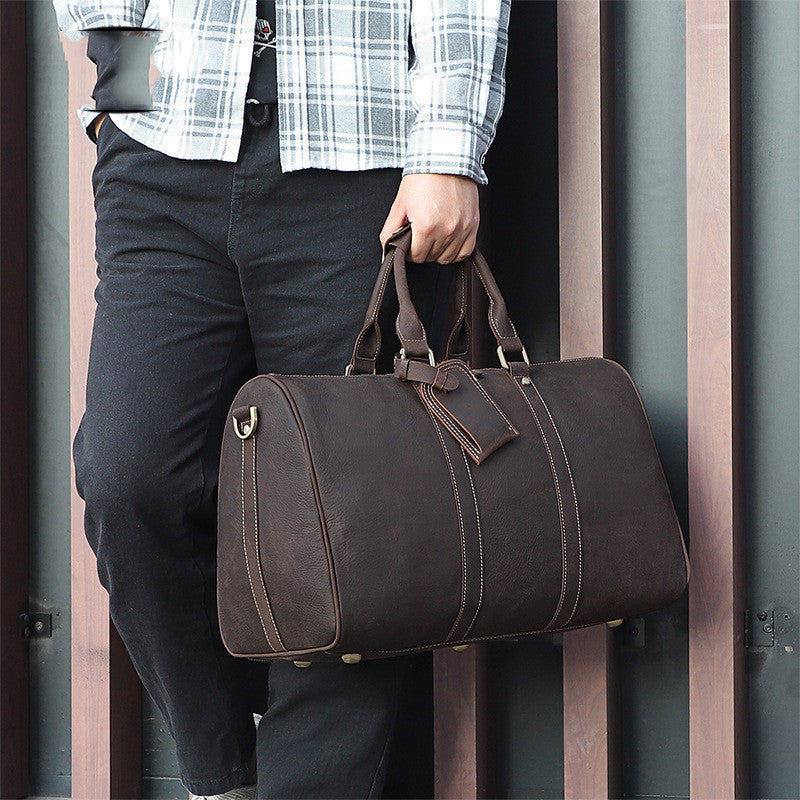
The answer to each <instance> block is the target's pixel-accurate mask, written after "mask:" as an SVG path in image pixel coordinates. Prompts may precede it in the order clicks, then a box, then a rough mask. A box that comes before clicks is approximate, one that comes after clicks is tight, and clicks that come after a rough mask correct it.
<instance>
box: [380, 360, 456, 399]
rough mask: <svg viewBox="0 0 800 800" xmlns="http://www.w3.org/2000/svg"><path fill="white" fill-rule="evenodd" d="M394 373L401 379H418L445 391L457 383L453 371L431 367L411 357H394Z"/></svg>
mask: <svg viewBox="0 0 800 800" xmlns="http://www.w3.org/2000/svg"><path fill="white" fill-rule="evenodd" d="M394 374H395V376H396V377H398V378H400V380H402V381H418V382H419V383H427V384H430V385H431V386H433V388H434V389H442V390H444V391H445V392H449V391H452V390H453V389H455V388H456V387H457V386H458V384H459V382H460V381H459V379H458V376H457V375H455V373H453V372H448V371H447V370H443V369H440V368H439V367H438V366H437V367H432V366H431V365H430V364H428V363H427V362H424V361H417V360H416V359H413V358H398V357H397V356H395V359H394Z"/></svg>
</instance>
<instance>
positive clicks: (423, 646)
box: [363, 620, 605, 655]
mask: <svg viewBox="0 0 800 800" xmlns="http://www.w3.org/2000/svg"><path fill="white" fill-rule="evenodd" d="M604 622H605V620H598V621H597V622H584V623H582V624H580V625H565V626H560V625H559V626H558V627H557V628H552V629H551V630H548V629H547V628H535V629H534V630H532V631H520V632H519V633H500V634H496V635H494V636H477V637H475V638H473V639H458V640H457V644H477V643H479V642H493V641H496V640H500V639H519V638H521V637H522V636H531V635H532V634H534V633H560V632H561V631H574V630H578V628H591V627H592V626H593V625H602V624H603V623H604ZM444 644H445V642H439V643H437V644H421V645H417V646H416V647H406V648H404V649H402V650H364V651H363V652H364V654H367V653H397V654H398V655H399V654H400V653H414V652H419V651H421V650H430V649H431V648H434V647H442V646H444ZM454 646H455V645H454Z"/></svg>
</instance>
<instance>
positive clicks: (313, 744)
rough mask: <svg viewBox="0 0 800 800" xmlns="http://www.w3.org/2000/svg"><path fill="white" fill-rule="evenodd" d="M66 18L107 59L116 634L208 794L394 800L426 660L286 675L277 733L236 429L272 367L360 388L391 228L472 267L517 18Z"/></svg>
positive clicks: (104, 385) (92, 491) (96, 403)
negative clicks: (403, 717)
mask: <svg viewBox="0 0 800 800" xmlns="http://www.w3.org/2000/svg"><path fill="white" fill-rule="evenodd" d="M53 2H54V6H55V10H56V13H57V18H58V24H59V28H60V30H61V31H62V32H63V33H64V34H65V35H66V36H67V38H69V39H72V40H77V39H79V38H80V37H81V36H87V35H88V36H89V48H88V50H87V53H88V55H89V56H90V57H91V58H92V59H93V60H94V61H95V63H97V67H98V83H97V86H96V87H95V92H94V97H95V100H96V101H97V104H96V106H95V107H90V106H88V105H85V106H82V107H80V108H79V109H78V110H77V112H78V116H79V118H80V120H81V123H82V124H83V126H84V128H85V129H86V132H87V135H88V136H89V138H90V139H92V140H93V141H95V142H96V145H97V154H98V155H97V162H96V164H95V167H94V170H93V173H92V183H93V189H94V196H95V209H96V211H97V222H96V245H97V247H96V253H95V255H96V259H97V274H98V277H99V283H98V287H97V290H96V293H95V297H96V299H97V312H96V316H95V321H94V329H93V334H92V345H91V351H90V359H89V374H88V380H87V407H86V412H85V414H84V416H83V419H82V420H81V424H80V426H79V429H78V431H77V434H76V437H75V440H74V442H73V457H74V459H75V469H76V482H77V486H78V491H79V493H80V494H81V496H82V497H83V498H84V499H85V501H86V512H85V515H86V516H85V524H86V535H87V538H88V540H89V542H90V544H91V546H92V548H93V550H94V552H95V554H96V555H97V559H98V575H99V577H100V580H101V582H102V584H103V585H104V586H105V587H106V589H107V590H108V591H109V603H110V609H111V615H112V619H113V621H114V623H115V625H116V627H117V629H118V630H119V632H120V634H121V636H122V638H123V640H124V642H125V644H126V647H127V648H128V651H129V653H130V654H131V658H132V660H133V663H134V665H135V667H136V669H137V672H138V674H139V676H140V677H141V679H142V682H143V684H144V686H145V687H146V688H147V690H148V692H149V693H150V694H151V695H152V696H153V698H154V700H155V702H156V703H157V704H158V705H159V707H160V709H161V711H162V713H163V714H164V718H165V720H166V722H167V725H168V726H169V729H170V733H171V734H172V736H173V737H174V739H175V741H176V746H177V754H178V761H179V768H180V774H181V780H182V782H183V783H184V785H185V786H186V787H187V789H188V790H189V791H190V792H191V793H192V794H193V796H203V797H222V798H235V797H252V796H253V795H254V790H255V786H254V780H255V778H256V775H255V772H254V766H255V760H256V755H257V762H258V771H257V796H258V797H365V796H366V797H375V796H380V792H381V790H382V786H383V781H384V777H385V769H386V758H387V752H388V748H389V746H390V743H391V739H392V735H393V726H394V718H395V714H396V706H397V702H398V697H399V695H400V689H401V686H402V682H403V678H404V674H405V672H406V670H407V666H408V661H407V660H406V659H403V658H391V659H379V660H375V661H366V662H361V663H359V664H357V665H345V664H315V665H313V666H312V667H310V668H308V669H297V668H295V667H294V666H293V665H292V664H291V662H284V661H278V662H274V663H272V664H270V668H269V704H268V707H267V709H266V710H265V714H264V716H263V717H262V719H261V722H260V723H259V725H258V730H257V732H256V730H255V728H254V725H253V718H252V715H251V714H250V709H249V705H248V702H249V700H248V697H247V693H246V691H245V685H246V674H247V673H246V668H247V666H248V664H247V662H246V661H245V660H243V659H237V658H234V657H233V656H231V655H230V654H228V653H227V651H226V650H225V649H224V647H223V645H222V642H221V640H220V635H219V629H218V623H217V619H216V605H215V561H214V556H215V497H216V479H217V475H216V467H217V464H218V458H219V445H220V439H221V426H222V425H223V424H224V420H225V417H226V412H227V410H228V405H229V403H230V401H231V400H232V398H233V395H234V394H235V392H236V390H237V389H238V388H239V386H240V385H241V383H243V382H244V380H246V379H247V378H248V377H251V376H252V375H253V374H256V373H257V372H266V371H274V372H279V373H280V372H284V373H312V372H314V373H324V374H336V373H340V372H342V370H343V368H344V365H345V364H346V363H347V361H348V360H349V357H350V354H351V352H352V346H353V342H354V339H355V335H356V333H357V332H358V330H359V329H360V327H361V324H362V322H363V314H364V312H365V310H366V306H367V303H368V300H369V296H370V294H371V292H372V288H373V284H374V280H375V277H376V274H377V268H378V266H379V263H380V262H379V261H378V254H377V245H378V243H380V244H381V247H382V248H383V247H384V246H385V243H386V240H387V239H388V237H389V235H390V234H391V233H392V232H394V231H396V230H397V229H399V228H401V227H403V226H404V225H405V224H407V223H410V224H411V230H412V241H411V248H410V252H409V259H410V261H412V262H415V264H420V265H421V264H425V263H428V264H429V265H430V264H431V263H438V264H450V263H454V262H457V261H459V260H462V259H463V258H465V257H466V256H467V255H469V253H471V252H472V250H473V249H474V246H475V239H476V234H477V228H478V222H479V212H478V185H479V184H486V183H488V179H487V177H486V173H485V172H484V170H483V162H484V157H485V155H486V151H487V150H488V148H489V146H490V145H491V143H492V141H493V139H494V134H495V130H496V125H497V122H498V120H499V118H500V115H501V113H502V105H503V100H504V71H505V56H506V47H507V26H508V20H509V10H510V0H413V2H411V1H410V0H354V2H352V3H350V4H347V3H343V2H333V0H309V1H308V2H304V3H300V2H295V1H294V0H276V2H273V3H270V2H264V1H263V0H258V2H257V1H256V0H242V1H241V2H230V1H229V0H205V2H203V3H197V2H195V0H160V2H156V1H155V0H150V2H149V3H148V2H147V0H53ZM147 31H150V32H151V33H150V34H149V35H147ZM132 34H139V35H132ZM142 34H145V35H142ZM153 44H154V46H153V47H152V58H153V62H154V63H155V65H156V67H157V68H158V69H159V71H160V73H161V77H159V79H158V80H157V81H156V83H155V86H154V87H153V97H152V99H151V98H150V97H149V96H147V95H148V92H149V85H148V84H147V78H146V72H147V68H148V64H149V57H150V52H149V51H150V46H151V45H153ZM273 44H274V48H273V53H272V54H273V55H274V58H272V59H270V58H264V55H265V54H269V52H270V47H271V46H272V45H273ZM143 54H145V55H146V57H144V56H143ZM123 73H124V75H123ZM123 86H124V87H125V91H123V90H122V88H121V87H123ZM412 266H413V265H412ZM428 268H429V269H432V267H430V266H429V267H428ZM276 457H279V454H276Z"/></svg>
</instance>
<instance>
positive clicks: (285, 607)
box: [217, 376, 338, 655]
mask: <svg viewBox="0 0 800 800" xmlns="http://www.w3.org/2000/svg"><path fill="white" fill-rule="evenodd" d="M240 405H255V406H256V408H257V409H258V425H257V427H256V430H255V433H254V434H253V437H254V438H255V443H256V476H255V477H256V488H257V491H256V500H257V515H256V519H257V526H254V525H253V524H252V522H250V521H248V526H247V530H246V535H248V536H257V544H258V553H259V564H258V570H257V573H259V574H257V576H256V579H261V580H263V587H264V589H265V591H266V594H267V595H268V597H269V604H270V609H268V610H267V609H261V612H262V615H266V614H268V613H270V612H271V614H272V617H274V621H275V626H276V627H277V629H278V631H279V633H280V637H281V639H282V642H283V645H284V647H285V649H286V650H287V651H292V650H304V649H309V648H323V647H328V646H330V645H331V644H332V643H333V642H334V641H335V639H336V636H337V632H338V626H337V620H338V615H337V609H336V603H335V599H334V585H333V579H332V573H331V563H330V559H329V556H328V548H327V544H326V539H325V532H324V530H323V528H322V523H321V520H320V515H319V511H318V507H317V502H316V498H315V493H314V487H313V483H312V475H311V470H310V466H309V462H308V458H307V455H306V452H305V448H304V445H303V441H302V437H301V434H300V430H299V428H298V425H297V421H296V419H295V416H294V413H293V411H292V409H291V407H290V404H289V402H288V401H287V399H286V397H285V396H284V394H283V392H282V391H281V389H280V388H279V387H278V386H276V385H275V383H274V382H273V381H271V380H269V379H268V378H265V377H262V376H259V377H257V378H254V379H252V380H251V381H248V383H246V384H245V385H244V386H243V387H242V388H241V389H240V390H239V393H238V394H237V396H236V399H235V400H234V402H233V403H232V405H231V408H233V407H236V406H240ZM241 444H242V442H241V440H240V439H238V437H237V436H236V435H235V433H234V431H233V425H232V421H231V417H230V414H229V419H228V423H227V425H226V428H225V433H224V436H223V452H222V457H221V460H220V495H219V514H218V544H217V553H218V566H217V569H218V578H219V584H218V602H219V615H220V622H221V625H222V626H223V627H224V628H225V637H224V639H225V644H226V646H227V647H228V649H229V650H231V651H232V652H234V653H235V654H238V655H254V654H264V653H269V652H270V650H269V649H264V647H263V640H264V636H263V633H261V621H260V619H259V614H258V610H257V609H256V607H255V605H254V599H253V592H252V590H251V586H250V577H249V576H248V573H247V566H246V563H245V556H244V548H243V540H242V536H243V531H242V510H241V504H242V500H241V498H240V493H241V487H240V486H239V483H240V481H239V475H240V473H241ZM245 480H246V486H247V489H246V490H247V491H252V476H245Z"/></svg>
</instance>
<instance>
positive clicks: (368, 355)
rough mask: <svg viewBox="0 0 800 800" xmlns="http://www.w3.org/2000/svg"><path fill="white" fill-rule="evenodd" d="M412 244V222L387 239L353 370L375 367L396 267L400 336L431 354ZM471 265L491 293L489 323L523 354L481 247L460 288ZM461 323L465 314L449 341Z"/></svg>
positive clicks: (504, 343)
mask: <svg viewBox="0 0 800 800" xmlns="http://www.w3.org/2000/svg"><path fill="white" fill-rule="evenodd" d="M410 245H411V225H406V226H405V227H403V228H400V229H399V230H398V231H396V232H395V233H394V234H393V235H392V236H391V237H390V238H389V240H388V241H387V242H386V246H385V248H384V251H385V257H384V260H383V263H382V265H381V269H380V271H379V273H378V278H377V280H376V282H375V287H374V288H373V292H372V297H371V299H370V302H369V305H368V308H367V314H366V317H365V320H364V326H363V327H362V329H361V331H360V332H359V334H358V336H357V337H356V342H355V346H354V348H353V356H352V358H351V360H350V371H351V373H369V372H374V370H375V362H376V361H377V358H378V354H379V353H380V346H381V335H380V328H379V326H378V322H377V319H378V313H379V311H380V307H381V304H382V303H383V298H384V296H385V292H386V285H387V283H388V280H389V275H390V273H391V272H392V271H394V279H395V287H396V289H397V298H398V304H399V313H398V315H397V320H396V323H395V328H396V330H397V335H398V338H399V339H400V342H401V343H402V346H403V348H404V350H405V353H406V355H407V356H408V357H409V358H427V355H428V341H427V336H426V334H425V329H424V327H423V326H422V323H421V322H420V320H419V316H418V314H417V312H416V309H415V308H414V304H413V302H412V300H411V295H410V293H409V289H408V280H407V276H406V269H405V266H406V254H407V252H408V249H409V247H410ZM470 265H471V266H472V267H473V268H474V269H475V271H476V272H477V274H478V277H479V278H480V279H481V283H482V284H483V287H484V289H485V290H486V293H487V294H488V295H489V326H490V328H491V330H492V333H493V334H494V336H495V338H496V339H497V342H498V344H499V345H500V346H501V347H502V349H503V352H504V353H506V354H509V355H514V354H517V355H519V356H520V357H521V356H522V350H523V347H522V341H521V340H520V338H519V336H518V335H517V331H516V329H515V328H514V325H513V323H512V322H511V320H510V319H509V317H508V309H507V307H506V304H505V301H504V300H503V296H502V295H501V294H500V290H499V288H498V286H497V282H496V281H495V279H494V276H493V275H492V272H491V269H490V268H489V265H488V264H487V262H486V259H485V258H484V257H483V255H482V254H481V253H480V251H479V250H478V248H477V247H476V248H475V250H474V251H473V252H472V254H471V255H470V256H469V257H468V258H467V259H465V260H464V262H463V264H462V266H461V267H460V268H459V270H458V273H459V276H458V277H457V280H456V285H457V289H459V288H460V287H461V286H462V283H461V281H462V280H463V278H464V270H465V269H466V268H469V266H470ZM462 297H465V293H463V292H462ZM464 305H466V301H464ZM461 310H462V311H464V318H466V309H465V308H462V309H461ZM461 327H462V320H461V315H459V320H458V322H457V325H456V327H455V328H454V331H453V332H452V333H451V337H450V339H449V343H452V342H453V340H454V335H455V334H457V333H459V331H460V329H461ZM511 360H516V359H510V360H509V361H511Z"/></svg>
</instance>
